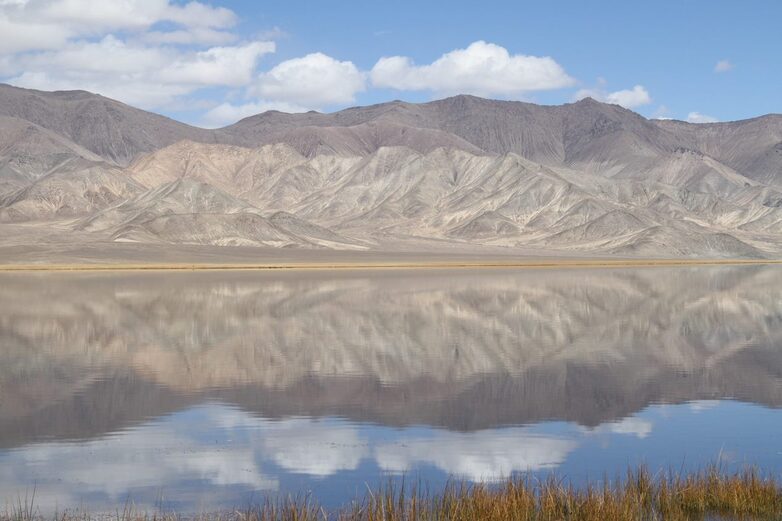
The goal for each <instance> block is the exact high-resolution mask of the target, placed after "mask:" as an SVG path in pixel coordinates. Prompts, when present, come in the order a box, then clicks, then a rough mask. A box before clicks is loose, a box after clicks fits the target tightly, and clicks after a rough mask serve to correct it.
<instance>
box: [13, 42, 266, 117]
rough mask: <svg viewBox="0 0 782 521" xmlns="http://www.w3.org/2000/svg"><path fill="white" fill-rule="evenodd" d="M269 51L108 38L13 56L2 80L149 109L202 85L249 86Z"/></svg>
mask: <svg viewBox="0 0 782 521" xmlns="http://www.w3.org/2000/svg"><path fill="white" fill-rule="evenodd" d="M274 48H275V45H274V42H250V43H246V44H243V45H235V46H222V47H212V48H209V49H206V50H203V51H187V50H182V49H175V48H171V47H156V46H148V45H145V44H143V43H140V42H133V43H129V42H126V41H123V40H120V39H118V38H117V37H115V36H113V35H108V36H105V37H104V38H103V39H101V40H99V41H96V42H89V41H83V40H79V41H75V42H70V43H68V44H66V45H64V46H63V47H62V48H61V49H60V50H57V51H44V52H38V53H32V54H29V53H28V54H22V55H19V56H18V57H17V58H16V59H15V60H14V61H13V66H14V67H16V69H17V70H16V71H15V73H16V76H12V77H11V78H10V79H8V80H7V81H8V82H9V83H11V84H14V85H17V86H19V87H27V88H36V89H42V90H70V89H84V90H89V91H92V92H97V93H99V94H103V95H104V96H107V97H110V98H114V99H118V100H120V101H124V102H125V103H129V104H131V105H136V106H139V107H142V108H155V107H160V106H165V105H167V104H169V103H173V102H174V100H175V98H177V97H179V96H182V95H186V94H190V93H192V92H194V91H195V90H197V89H198V88H201V87H203V86H231V87H238V86H244V85H247V84H249V83H250V82H251V81H252V79H253V77H254V75H255V70H256V65H257V62H258V60H259V59H260V58H261V57H262V56H264V55H266V54H269V53H272V52H274ZM107 57H108V58H107ZM9 73H11V74H13V73H14V72H12V71H9Z"/></svg>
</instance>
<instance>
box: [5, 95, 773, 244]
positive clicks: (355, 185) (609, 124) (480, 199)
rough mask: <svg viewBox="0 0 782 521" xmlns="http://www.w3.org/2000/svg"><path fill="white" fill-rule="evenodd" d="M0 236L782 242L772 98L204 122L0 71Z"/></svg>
mask: <svg viewBox="0 0 782 521" xmlns="http://www.w3.org/2000/svg"><path fill="white" fill-rule="evenodd" d="M0 235H2V236H4V237H5V240H4V241H3V242H4V243H5V245H6V246H8V245H20V244H26V243H30V242H34V243H37V244H51V245H55V246H56V245H58V244H68V245H79V244H84V245H100V246H101V247H106V248H111V247H112V245H117V244H120V243H133V244H138V245H142V244H143V245H150V244H155V245H171V246H170V247H171V248H175V247H177V246H174V245H179V246H181V245H199V246H201V247H207V246H221V247H227V246H242V247H255V248H259V247H262V248H289V247H294V248H299V249H310V250H324V249H329V250H347V251H360V250H377V251H421V252H423V251H442V250H443V249H445V251H450V250H454V251H469V252H475V253H481V252H485V251H503V252H507V253H509V254H519V253H524V252H546V253H549V254H568V255H587V254H588V255H614V256H623V257H631V256H643V257H681V256H686V257H778V256H779V255H780V253H782V115H767V116H762V117H758V118H754V119H749V120H744V121H735V122H726V123H708V124H692V123H685V122H682V121H673V120H649V119H646V118H644V117H643V116H641V115H639V114H636V113H634V112H632V111H630V110H627V109H624V108H622V107H620V106H618V105H609V104H605V103H600V102H598V101H595V100H593V99H590V98H586V99H583V100H581V101H578V102H575V103H569V104H565V105H561V106H541V105H535V104H531V103H523V102H517V101H496V100H487V99H482V98H477V97H473V96H456V97H452V98H447V99H443V100H438V101H432V102H428V103H421V104H413V103H406V102H401V101H392V102H389V103H383V104H379V105H373V106H368V107H355V108H349V109H345V110H342V111H339V112H335V113H329V114H323V113H318V112H307V113H300V114H286V113H282V112H276V111H269V112H265V113H263V114H258V115H255V116H251V117H248V118H245V119H243V120H241V121H239V122H237V123H235V124H233V125H230V126H228V127H225V128H221V129H215V130H206V129H201V128H197V127H193V126H189V125H186V124H184V123H180V122H177V121H174V120H172V119H169V118H166V117H163V116H160V115H157V114H153V113H150V112H145V111H142V110H139V109H136V108H133V107H130V106H127V105H124V104H122V103H120V102H117V101H114V100H111V99H108V98H105V97H102V96H99V95H96V94H91V93H87V92H84V91H68V92H43V91H34V90H27V89H20V88H16V87H12V86H8V85H0Z"/></svg>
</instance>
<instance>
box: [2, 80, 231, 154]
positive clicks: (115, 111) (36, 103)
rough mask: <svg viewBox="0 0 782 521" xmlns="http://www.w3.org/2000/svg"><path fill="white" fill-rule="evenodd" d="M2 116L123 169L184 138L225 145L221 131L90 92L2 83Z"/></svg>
mask: <svg viewBox="0 0 782 521" xmlns="http://www.w3.org/2000/svg"><path fill="white" fill-rule="evenodd" d="M0 115H3V116H11V117H15V118H19V119H24V120H27V121H29V122H32V123H35V124H36V125H39V126H41V127H43V128H46V129H49V130H51V131H53V132H56V133H57V134H60V135H61V136H63V137H65V138H67V139H69V140H71V141H73V142H74V143H77V144H79V145H80V146H82V147H84V148H86V149H87V150H89V151H91V152H93V153H94V154H97V155H98V156H100V157H102V158H103V159H105V160H107V161H112V162H115V163H117V164H119V165H126V164H128V163H129V162H130V161H131V160H132V159H133V158H134V157H136V156H137V155H138V154H139V153H141V152H149V151H152V150H156V149H158V148H160V147H163V146H166V145H170V144H171V143H175V142H177V141H180V140H182V139H193V140H197V141H206V142H212V141H220V137H219V133H218V132H215V131H210V130H204V129H200V128H196V127H192V126H189V125H185V124H184V123H180V122H178V121H174V120H172V119H169V118H166V117H164V116H160V115H158V114H153V113H151V112H147V111H144V110H140V109H136V108H133V107H130V106H128V105H125V104H124V103H120V102H118V101H115V100H112V99H109V98H105V97H103V96H100V95H97V94H92V93H89V92H85V91H58V92H44V91H38V90H30V89H20V88H17V87H12V86H10V85H4V84H0Z"/></svg>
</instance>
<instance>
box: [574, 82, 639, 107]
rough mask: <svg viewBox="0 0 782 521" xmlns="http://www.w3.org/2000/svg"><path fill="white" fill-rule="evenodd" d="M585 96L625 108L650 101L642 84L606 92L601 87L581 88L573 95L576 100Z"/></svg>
mask: <svg viewBox="0 0 782 521" xmlns="http://www.w3.org/2000/svg"><path fill="white" fill-rule="evenodd" d="M587 97H589V98H593V99H596V100H597V101H602V102H605V103H613V104H614V105H621V106H622V107H624V108H626V109H634V108H636V107H641V106H643V105H648V104H650V103H651V102H652V97H651V96H650V95H649V91H648V90H646V87H644V86H643V85H636V86H634V87H633V88H632V89H624V90H617V91H614V92H607V91H606V90H605V89H603V88H602V87H597V88H594V89H581V90H579V91H578V92H576V95H575V96H574V98H575V99H576V100H579V99H583V98H587Z"/></svg>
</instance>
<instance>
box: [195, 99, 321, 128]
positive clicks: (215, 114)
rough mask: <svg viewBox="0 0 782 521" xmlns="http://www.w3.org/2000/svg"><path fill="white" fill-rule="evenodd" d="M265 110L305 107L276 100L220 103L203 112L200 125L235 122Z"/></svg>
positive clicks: (215, 126)
mask: <svg viewBox="0 0 782 521" xmlns="http://www.w3.org/2000/svg"><path fill="white" fill-rule="evenodd" d="M267 110H279V111H280V112H306V111H307V109H306V108H304V107H301V106H299V105H295V104H292V103H286V102H278V101H260V102H256V103H244V104H241V105H233V104H231V103H227V102H226V103H221V104H220V105H217V106H216V107H214V108H212V109H210V110H209V111H208V112H207V113H206V114H204V116H203V118H202V120H201V126H203V127H206V128H218V127H224V126H226V125H230V124H231V123H236V122H237V121H239V120H240V119H243V118H246V117H248V116H253V115H255V114H260V113H261V112H266V111H267Z"/></svg>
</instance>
